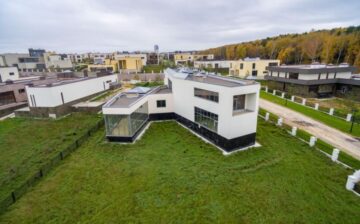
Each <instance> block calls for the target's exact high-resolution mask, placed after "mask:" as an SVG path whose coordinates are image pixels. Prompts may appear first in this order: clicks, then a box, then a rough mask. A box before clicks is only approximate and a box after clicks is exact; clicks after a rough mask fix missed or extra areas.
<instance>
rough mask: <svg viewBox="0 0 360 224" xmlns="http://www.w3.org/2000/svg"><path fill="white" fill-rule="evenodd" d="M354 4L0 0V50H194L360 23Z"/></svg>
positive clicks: (357, 2) (349, 0)
mask: <svg viewBox="0 0 360 224" xmlns="http://www.w3.org/2000/svg"><path fill="white" fill-rule="evenodd" d="M359 12H360V0H343V1H340V0H338V1H333V0H252V1H249V0H247V1H243V0H127V1H124V0H57V1H55V0H0V52H25V51H27V49H28V48H29V47H33V48H45V49H46V50H55V51H57V52H62V53H74V52H89V51H96V52H113V51H122V50H126V51H134V50H152V49H153V46H154V44H158V45H159V46H160V51H169V50H198V49H206V48H210V47H217V46H220V45H224V44H230V43H238V42H242V41H249V40H254V39H261V38H266V37H268V36H275V35H278V34H285V33H298V32H306V31H309V30H310V29H312V28H314V29H323V28H333V27H344V26H350V25H360V16H359Z"/></svg>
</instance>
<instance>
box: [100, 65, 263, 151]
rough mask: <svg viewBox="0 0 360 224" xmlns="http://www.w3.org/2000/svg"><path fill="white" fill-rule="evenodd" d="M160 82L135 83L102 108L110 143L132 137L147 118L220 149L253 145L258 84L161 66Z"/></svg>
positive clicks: (140, 129)
mask: <svg viewBox="0 0 360 224" xmlns="http://www.w3.org/2000/svg"><path fill="white" fill-rule="evenodd" d="M164 81H165V85H166V86H162V87H156V88H144V87H137V88H135V89H133V90H130V91H127V92H125V93H120V94H118V95H116V96H115V97H113V98H112V99H111V100H110V101H108V102H107V103H106V104H105V105H104V106H103V114H104V117H105V126H106V136H107V138H108V139H109V140H110V141H119V142H132V141H134V140H135V139H136V138H137V136H138V135H139V134H140V132H141V131H142V130H143V128H144V127H145V126H146V124H147V122H148V121H152V120H167V119H175V120H176V121H178V122H179V123H181V124H182V125H184V126H186V127H187V128H189V129H191V130H192V131H194V132H195V133H197V134H198V135H200V136H202V137H203V138H205V139H207V140H208V141H210V142H212V143H213V144H215V145H217V146H218V147H220V148H221V149H222V150H224V151H225V152H232V151H235V150H238V149H240V148H244V147H248V146H253V145H254V144H255V136H256V125H257V113H258V101H259V90H260V85H259V84H258V83H256V82H255V81H250V80H238V79H232V78H225V77H220V76H215V75H206V74H202V73H198V74H193V73H192V72H190V71H185V70H172V69H166V70H165V80H164Z"/></svg>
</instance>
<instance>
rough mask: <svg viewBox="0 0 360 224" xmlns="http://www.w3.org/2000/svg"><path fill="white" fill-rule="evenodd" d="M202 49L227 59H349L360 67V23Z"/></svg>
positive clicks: (301, 61)
mask: <svg viewBox="0 0 360 224" xmlns="http://www.w3.org/2000/svg"><path fill="white" fill-rule="evenodd" d="M200 53H210V54H214V55H215V58H216V59H227V60H233V59H241V58H245V57H260V58H263V59H279V60H280V61H281V63H282V64H308V63H311V62H312V61H318V62H322V63H326V64H340V63H343V62H346V63H349V64H351V65H354V66H357V67H358V69H360V26H351V27H347V28H334V29H331V30H317V31H315V30H312V31H310V32H306V33H302V34H286V35H279V36H276V37H268V38H265V39H261V40H255V41H250V42H243V43H238V44H230V45H225V46H221V47H217V48H211V49H208V50H204V51H200Z"/></svg>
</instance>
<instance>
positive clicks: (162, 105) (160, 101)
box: [156, 100, 166, 108]
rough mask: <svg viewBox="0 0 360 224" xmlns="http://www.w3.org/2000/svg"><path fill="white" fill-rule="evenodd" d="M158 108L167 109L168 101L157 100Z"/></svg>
mask: <svg viewBox="0 0 360 224" xmlns="http://www.w3.org/2000/svg"><path fill="white" fill-rule="evenodd" d="M156 107H157V108H164V107H166V100H157V101H156Z"/></svg>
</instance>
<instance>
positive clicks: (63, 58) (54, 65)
mask: <svg viewBox="0 0 360 224" xmlns="http://www.w3.org/2000/svg"><path fill="white" fill-rule="evenodd" d="M43 55H44V60H45V66H46V68H47V69H48V70H57V71H65V70H72V68H73V64H72V62H71V59H70V57H69V56H68V55H66V54H56V53H55V52H46V53H44V54H43Z"/></svg>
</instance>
